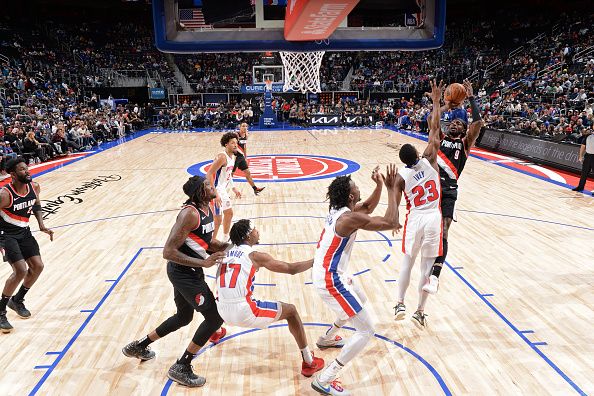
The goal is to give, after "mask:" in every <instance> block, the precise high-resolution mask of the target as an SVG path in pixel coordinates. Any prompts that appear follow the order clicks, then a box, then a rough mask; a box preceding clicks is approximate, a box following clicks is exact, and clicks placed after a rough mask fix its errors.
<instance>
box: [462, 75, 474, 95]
mask: <svg viewBox="0 0 594 396" xmlns="http://www.w3.org/2000/svg"><path fill="white" fill-rule="evenodd" d="M462 85H464V88H465V89H466V97H467V98H468V97H470V96H472V95H473V91H472V83H471V82H470V80H469V79H467V78H465V79H464V81H463V82H462Z"/></svg>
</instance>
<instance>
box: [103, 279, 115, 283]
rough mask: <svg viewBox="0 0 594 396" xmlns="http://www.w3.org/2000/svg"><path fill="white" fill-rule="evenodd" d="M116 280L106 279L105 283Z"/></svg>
mask: <svg viewBox="0 0 594 396" xmlns="http://www.w3.org/2000/svg"><path fill="white" fill-rule="evenodd" d="M115 281H116V280H115V279H105V282H115Z"/></svg>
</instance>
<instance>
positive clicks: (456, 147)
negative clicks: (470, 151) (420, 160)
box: [437, 135, 468, 190]
mask: <svg viewBox="0 0 594 396" xmlns="http://www.w3.org/2000/svg"><path fill="white" fill-rule="evenodd" d="M467 159H468V156H467V155H466V139H452V138H451V137H449V136H447V135H446V136H445V137H444V138H443V139H442V141H441V145H440V146H439V151H438V152H437V165H439V177H440V179H441V186H442V188H443V189H444V190H455V189H457V188H458V178H459V177H460V174H461V173H462V170H464V165H466V160H467Z"/></svg>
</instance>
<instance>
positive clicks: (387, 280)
mask: <svg viewBox="0 0 594 396" xmlns="http://www.w3.org/2000/svg"><path fill="white" fill-rule="evenodd" d="M384 282H386V283H388V282H396V279H386V280H385V281H384Z"/></svg>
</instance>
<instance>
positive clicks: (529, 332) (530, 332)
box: [520, 330, 534, 334]
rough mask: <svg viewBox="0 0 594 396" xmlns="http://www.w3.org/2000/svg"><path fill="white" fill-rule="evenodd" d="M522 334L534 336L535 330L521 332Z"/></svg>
mask: <svg viewBox="0 0 594 396" xmlns="http://www.w3.org/2000/svg"><path fill="white" fill-rule="evenodd" d="M520 333H522V334H533V333H534V330H520Z"/></svg>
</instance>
